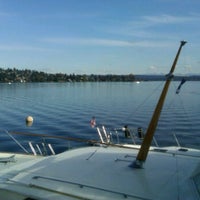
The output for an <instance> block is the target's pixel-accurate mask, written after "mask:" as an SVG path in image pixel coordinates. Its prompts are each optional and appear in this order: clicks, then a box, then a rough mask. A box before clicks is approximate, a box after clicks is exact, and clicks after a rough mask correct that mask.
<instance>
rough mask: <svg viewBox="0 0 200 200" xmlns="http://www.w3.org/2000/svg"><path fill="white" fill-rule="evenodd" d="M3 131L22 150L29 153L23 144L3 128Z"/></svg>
mask: <svg viewBox="0 0 200 200" xmlns="http://www.w3.org/2000/svg"><path fill="white" fill-rule="evenodd" d="M4 132H5V133H6V134H7V135H8V136H9V137H10V138H11V139H12V140H13V141H14V142H15V143H16V144H17V145H18V146H19V147H21V148H22V149H23V150H24V152H26V153H29V152H28V151H27V150H26V149H25V148H24V147H23V146H22V144H20V143H19V142H18V141H17V140H16V139H15V138H14V137H13V136H12V135H11V134H10V133H9V132H8V131H7V130H4Z"/></svg>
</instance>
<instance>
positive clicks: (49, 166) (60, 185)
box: [0, 41, 200, 200]
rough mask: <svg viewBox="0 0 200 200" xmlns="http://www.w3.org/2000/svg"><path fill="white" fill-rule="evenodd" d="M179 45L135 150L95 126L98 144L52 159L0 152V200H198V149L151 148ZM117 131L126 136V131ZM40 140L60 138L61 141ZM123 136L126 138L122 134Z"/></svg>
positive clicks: (52, 157)
mask: <svg viewBox="0 0 200 200" xmlns="http://www.w3.org/2000/svg"><path fill="white" fill-rule="evenodd" d="M185 43H186V42H185V41H181V43H180V46H179V49H178V52H177V54H176V57H175V60H174V62H173V65H172V67H171V70H170V72H169V74H168V75H167V76H166V82H165V85H164V88H163V91H162V92H161V95H160V98H159V101H158V103H157V106H156V108H155V111H154V113H153V115H152V119H151V121H150V124H149V127H148V129H147V131H146V133H145V135H142V134H140V137H141V138H140V139H141V141H142V143H141V144H140V145H137V144H134V143H133V144H121V143H117V144H115V143H113V141H112V134H110V133H109V132H107V131H106V128H105V127H97V132H98V134H99V137H100V141H90V143H93V144H94V145H93V146H87V147H82V148H77V149H73V150H69V151H65V152H63V153H60V154H57V155H54V151H53V149H52V147H51V145H50V144H48V147H49V149H50V150H51V152H52V155H51V156H42V155H38V154H37V152H36V150H35V148H34V147H33V145H32V144H31V143H30V144H29V145H30V147H31V149H32V151H33V154H34V155H32V154H28V153H4V152H0V194H1V200H55V199H56V200H83V199H84V200H93V199H95V200H104V199H115V200H117V199H120V200H125V199H131V200H169V199H177V200H188V199H193V200H198V199H200V150H198V149H192V148H182V147H180V146H167V147H162V148H160V147H157V146H151V144H152V141H153V137H154V133H155V130H156V126H157V123H158V120H159V116H160V113H161V110H162V107H163V104H164V101H165V97H166V95H167V90H168V88H169V85H170V82H171V80H172V78H173V72H174V70H175V67H176V63H177V61H178V58H179V55H180V52H181V49H182V47H183V46H184V45H185ZM123 130H124V131H128V130H127V127H124V128H123ZM7 134H9V135H10V136H11V137H12V138H13V139H14V137H13V136H12V135H13V134H22V135H28V136H31V133H30V134H28V133H17V132H7ZM40 136H41V137H51V138H59V139H66V137H62V136H48V135H40ZM126 136H127V137H131V135H129V133H128V132H126ZM68 139H69V140H73V139H72V138H68ZM76 140H80V141H83V140H81V139H76ZM16 142H17V141H16ZM85 142H86V141H85ZM19 145H20V144H19ZM37 148H38V151H41V150H40V148H39V147H38V146H37Z"/></svg>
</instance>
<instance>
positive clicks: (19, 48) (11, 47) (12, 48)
mask: <svg viewBox="0 0 200 200" xmlns="http://www.w3.org/2000/svg"><path fill="white" fill-rule="evenodd" d="M0 51H40V52H45V51H52V50H50V49H48V48H42V47H34V46H31V45H30V46H29V45H20V44H18V45H0Z"/></svg>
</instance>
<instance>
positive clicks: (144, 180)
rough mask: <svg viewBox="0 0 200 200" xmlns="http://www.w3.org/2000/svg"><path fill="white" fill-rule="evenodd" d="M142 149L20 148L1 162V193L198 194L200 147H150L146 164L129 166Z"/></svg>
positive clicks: (113, 196) (104, 196) (128, 196)
mask: <svg viewBox="0 0 200 200" xmlns="http://www.w3.org/2000/svg"><path fill="white" fill-rule="evenodd" d="M137 153H138V150H136V149H126V148H118V147H106V148H104V147H86V148H80V149H76V150H71V151H66V152H64V153H61V154H59V155H56V156H49V157H44V158H41V157H39V158H38V157H37V156H27V155H17V154H16V155H15V161H14V162H13V161H12V162H7V163H1V164H0V169H1V173H0V191H1V190H4V192H2V191H1V194H2V195H1V199H2V200H4V199H9V200H12V199H17V198H16V197H17V196H19V198H18V199H26V198H32V199H162V200H163V199H166V200H168V199H199V187H200V184H199V182H200V175H199V170H198V168H199V161H200V156H199V155H200V154H199V151H197V150H192V149H188V150H187V151H178V148H173V147H172V148H169V151H168V150H167V148H165V151H162V149H161V152H160V151H158V149H157V150H156V151H154V150H151V151H150V153H149V157H148V160H147V162H146V163H145V166H144V168H143V169H136V168H132V167H130V165H131V164H132V162H133V161H134V160H135V158H136V156H137ZM8 156H11V155H9V154H7V155H6V157H8ZM2 157H3V155H1V158H2ZM4 157H5V155H4ZM7 191H8V193H7ZM12 192H13V193H12ZM8 194H9V195H10V196H8ZM12 194H13V197H12ZM17 194H20V195H21V196H20V195H17ZM4 195H5V196H4Z"/></svg>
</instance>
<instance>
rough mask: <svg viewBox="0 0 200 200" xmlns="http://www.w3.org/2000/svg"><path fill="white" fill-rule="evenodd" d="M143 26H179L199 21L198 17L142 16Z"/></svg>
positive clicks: (199, 17)
mask: <svg viewBox="0 0 200 200" xmlns="http://www.w3.org/2000/svg"><path fill="white" fill-rule="evenodd" d="M142 21H143V24H146V25H157V24H179V23H186V22H195V21H200V16H199V15H187V16H175V15H168V14H163V15H157V16H144V17H143V20H142Z"/></svg>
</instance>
